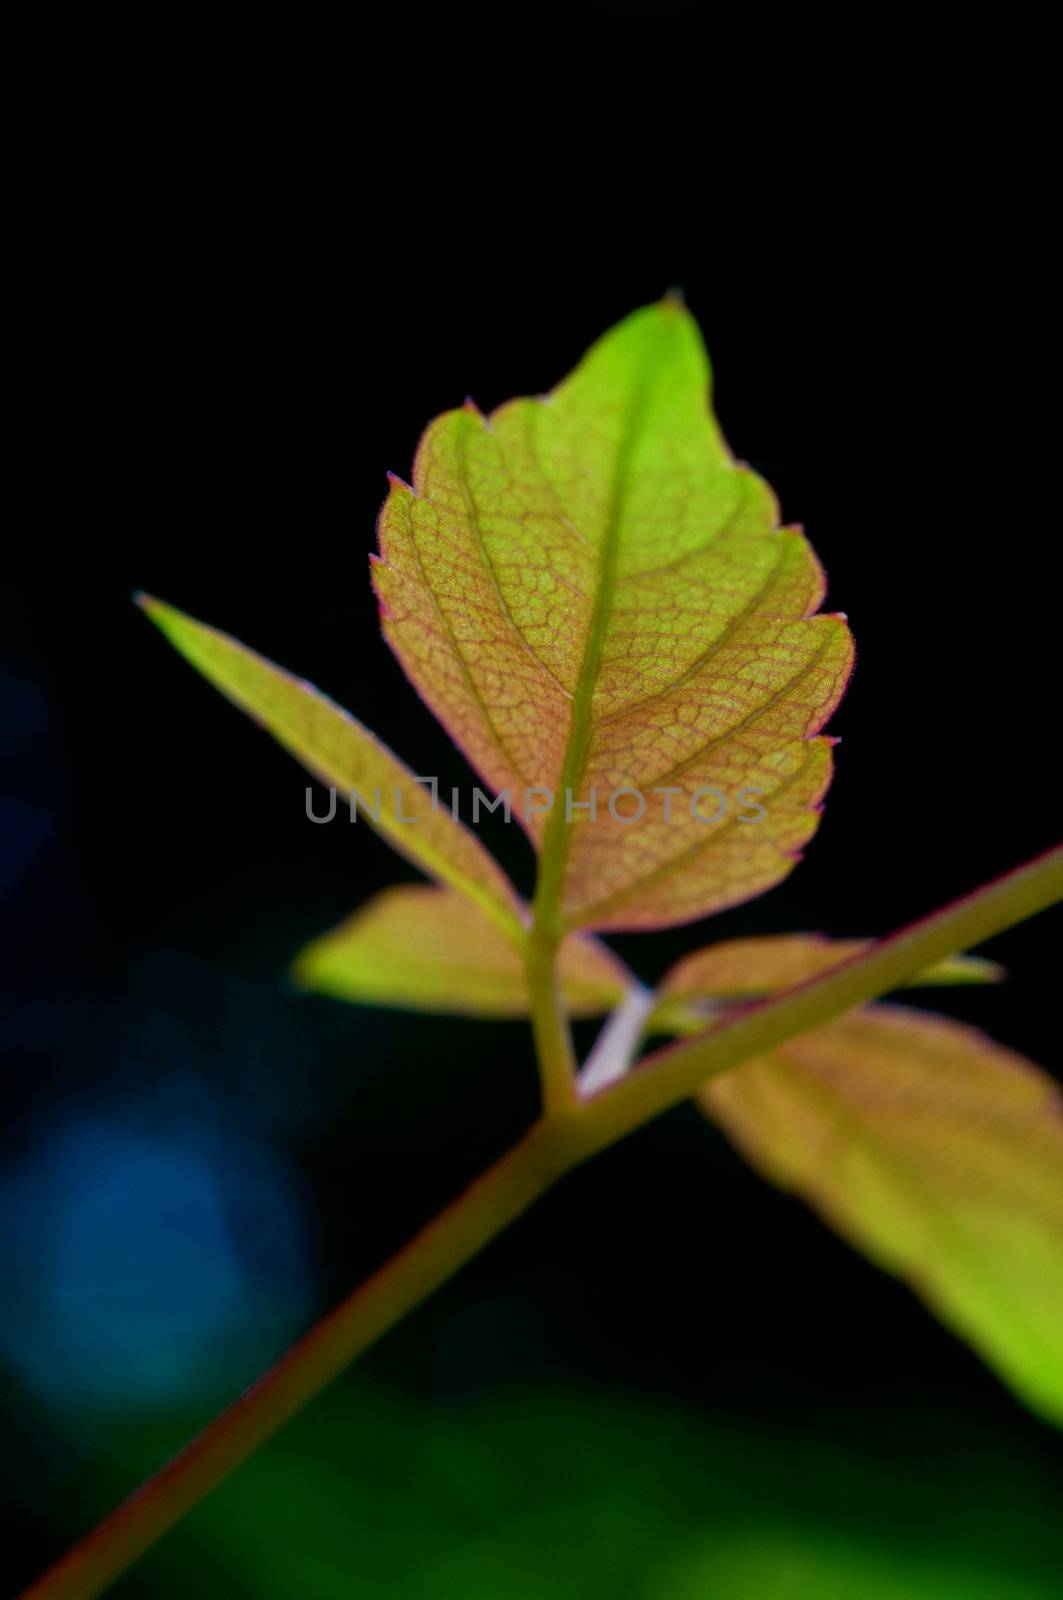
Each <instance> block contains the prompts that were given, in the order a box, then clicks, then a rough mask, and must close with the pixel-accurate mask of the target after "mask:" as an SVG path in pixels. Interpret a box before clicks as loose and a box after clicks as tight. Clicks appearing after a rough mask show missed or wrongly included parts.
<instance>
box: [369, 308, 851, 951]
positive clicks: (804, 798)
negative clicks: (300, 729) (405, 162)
mask: <svg viewBox="0 0 1063 1600" xmlns="http://www.w3.org/2000/svg"><path fill="white" fill-rule="evenodd" d="M708 384H709V373H708V365H707V360H706V357H705V352H704V349H703V347H702V344H701V339H700V336H699V334H698V330H697V327H696V324H695V323H694V321H693V320H692V318H691V317H690V316H689V315H688V314H687V312H686V311H685V310H684V309H683V308H682V307H681V306H680V305H678V304H676V303H675V302H674V301H672V300H668V301H665V302H663V303H662V304H660V305H656V306H651V307H648V308H646V309H645V310H642V311H639V312H636V313H635V314H634V315H633V316H631V317H629V318H628V319H627V320H626V321H625V322H623V323H621V324H620V325H619V327H617V328H615V329H613V331H612V332H611V333H609V334H607V335H606V336H605V337H604V338H603V339H602V340H600V341H599V343H598V344H596V345H595V346H594V348H593V349H592V350H591V352H590V353H589V355H588V356H587V357H586V358H585V360H584V361H583V362H582V363H581V364H580V366H579V367H577V369H576V371H575V372H574V373H573V374H572V376H571V377H570V378H568V379H567V380H566V381H565V382H564V383H562V384H561V386H560V387H559V388H557V389H555V390H554V391H553V392H552V393H551V394H550V395H547V396H546V397H544V398H539V399H526V400H516V401H513V402H511V403H509V404H508V405H505V406H503V407H502V408H501V409H500V410H498V411H496V412H494V413H493V414H492V415H491V416H490V417H489V418H484V417H482V416H481V415H480V414H479V413H478V412H477V411H476V410H475V408H472V407H468V406H467V407H466V408H464V409H463V410H460V411H452V412H448V413H446V414H445V415H444V416H442V417H440V418H438V419H437V420H436V421H435V422H434V423H433V424H432V425H431V427H430V428H429V429H428V431H427V433H426V434H425V436H424V438H423V440H422V441H421V445H420V448H419V450H418V453H417V459H416V463H415V466H414V472H413V485H412V487H410V486H408V485H406V484H404V483H402V482H401V481H399V480H397V479H396V480H394V481H393V484H392V489H391V493H390V495H389V497H388V500H387V503H386V505H385V507H384V510H383V513H382V516H381V522H380V551H381V558H382V559H381V560H380V561H378V562H376V563H375V564H374V583H375V586H376V590H377V594H378V597H379V599H380V602H381V608H382V613H383V621H384V631H385V634H386V636H387V638H388V640H389V641H390V643H391V645H392V647H393V649H394V650H395V652H396V654H397V655H398V658H399V660H400V661H401V663H402V665H403V667H404V668H405V670H406V672H407V673H408V675H409V676H410V678H411V679H412V681H413V682H414V684H415V685H416V686H417V688H418V689H419V690H420V692H421V694H422V695H423V696H424V698H425V699H426V700H427V702H428V704H429V705H430V706H431V707H432V709H433V710H434V712H435V713H436V715H437V716H438V717H439V718H440V719H441V720H442V721H443V722H444V723H445V724H446V726H447V727H448V728H449V729H450V731H451V732H452V734H453V735H454V737H455V738H456V739H457V740H458V742H459V743H460V744H461V745H462V747H463V748H464V750H465V751H466V753H467V754H468V756H469V758H470V760H471V761H472V762H473V764H474V765H475V766H476V768H477V769H478V771H479V772H480V773H481V774H482V775H483V777H484V779H485V781H486V782H487V783H488V784H489V785H490V786H491V787H492V788H493V789H494V790H495V791H496V792H500V791H503V790H508V791H509V792H510V794H511V795H512V796H513V801H514V806H515V809H516V811H517V814H518V815H521V817H522V819H523V820H524V821H525V823H526V825H527V827H528V830H529V832H530V833H531V835H532V837H533V839H534V840H535V841H536V843H537V844H538V845H539V846H540V848H541V851H542V856H543V862H542V873H541V882H540V889H539V893H538V895H537V917H538V918H539V921H540V925H541V926H543V927H545V928H547V929H548V931H550V932H551V933H553V932H559V931H560V930H561V929H562V928H563V927H577V926H591V927H599V928H646V927H653V926H659V925H665V924H670V923H677V922H683V921H689V920H690V919H692V918H695V917H700V916H704V915H705V914H706V913H708V912H711V911H718V910H720V909H722V908H723V907H725V906H729V905H733V904H734V903H736V902H737V901H740V900H744V899H747V898H749V897H750V896H752V895H755V894H758V893H760V892H762V891H763V890H765V889H768V888H770V887H771V886H772V885H773V884H775V883H777V882H779V880H780V879H781V878H783V877H785V876H786V874H787V873H788V872H789V871H790V870H791V869H792V867H793V866H794V864H795V862H796V860H797V859H798V857H799V853H800V849H801V847H802V845H804V844H805V842H806V841H807V840H808V839H809V838H810V837H811V835H812V833H813V832H814V831H815V828H816V826H817V822H818V815H819V805H820V802H821V800H822V797H823V794H824V792H825V790H826V788H827V785H828V782H829V780H830V773H831V752H830V741H829V740H827V739H826V738H823V737H816V736H817V735H818V733H819V730H820V729H821V728H822V726H823V724H824V722H825V720H826V718H827V717H828V715H829V714H830V712H831V710H832V709H833V708H834V706H835V705H836V704H837V701H838V699H839V697H840V695H841V693H842V691H843V689H844V686H845V683H846V680H847V678H848V674H849V671H850V667H851V660H852V653H851V641H850V637H849V632H848V629H847V627H846V625H845V621H844V619H843V618H842V617H839V616H826V615H816V614H815V613H816V610H817V607H818V606H819V604H820V602H821V600H822V596H823V587H824V585H823V574H822V571H821V569H820V567H819V564H818V563H817V561H816V558H815V556H814V555H813V553H812V551H811V549H810V547H809V545H808V543H807V542H806V540H805V539H804V538H803V536H802V535H801V533H800V532H799V531H798V530H796V529H794V528H783V529H780V528H779V526H778V513H777V507H776V503H775V500H774V497H773V496H772V493H771V491H770V489H769V488H768V487H767V485H766V484H765V483H764V482H762V480H761V479H760V478H758V477H757V476H756V474H755V473H753V472H751V471H750V470H749V469H748V468H747V467H745V466H742V465H741V464H739V463H736V462H735V461H734V460H733V458H732V456H731V454H730V452H729V450H728V449H727V446H726V444H725V443H724V440H723V438H722V436H721V434H720V431H719V428H718V427H717V425H716V422H715V420H714V418H713V416H712V413H711V411H710V410H709V408H708V405H707V403H706V400H707V394H708ZM665 788H670V789H672V790H673V791H674V792H673V793H672V794H671V795H667V796H666V795H664V794H655V793H654V791H655V790H659V789H665ZM537 789H542V790H545V791H548V792H549V793H550V794H551V795H552V796H553V805H552V808H551V809H550V810H549V813H548V814H547V813H546V811H545V809H544V811H543V812H541V813H536V811H535V810H534V807H535V806H536V805H537V804H540V803H541V804H542V805H543V806H544V808H545V800H544V799H543V797H542V796H538V797H537V796H535V795H534V794H533V795H532V797H531V800H530V805H529V804H528V795H529V791H534V790H537ZM623 789H631V790H634V791H636V796H635V797H632V796H627V797H623V796H620V795H619V791H621V790H623ZM750 790H754V791H756V795H755V797H754V796H748V795H746V793H745V791H750ZM592 791H594V798H595V799H596V802H597V807H598V816H597V820H596V821H594V822H591V821H589V820H588V814H587V813H586V812H582V813H579V812H577V813H574V814H571V815H570V814H569V813H568V808H567V806H566V794H569V795H570V796H571V799H572V800H573V801H574V802H575V803H577V804H587V803H589V802H590V800H591V798H592ZM700 791H705V792H704V793H700V794H699V792H700ZM708 791H712V793H709V792H708ZM638 797H641V799H642V802H643V805H644V807H645V810H644V813H643V815H642V816H641V818H640V819H639V820H637V821H625V820H624V816H625V813H628V814H634V813H635V812H636V811H637V808H638V803H639V801H638ZM610 800H612V801H613V803H614V811H613V812H611V811H610V809H609V802H610ZM761 807H762V808H763V814H762V815H759V816H758V815H757V812H758V808H761ZM721 808H722V809H721ZM614 812H615V814H614ZM695 812H696V813H697V815H695ZM580 818H582V820H580ZM713 818H717V819H718V820H715V821H714V820H712V819H713Z"/></svg>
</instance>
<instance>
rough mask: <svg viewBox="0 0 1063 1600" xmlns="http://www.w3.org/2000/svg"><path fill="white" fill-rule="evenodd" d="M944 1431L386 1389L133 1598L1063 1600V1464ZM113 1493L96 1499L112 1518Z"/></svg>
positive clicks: (331, 1411) (128, 1446)
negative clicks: (848, 1437)
mask: <svg viewBox="0 0 1063 1600" xmlns="http://www.w3.org/2000/svg"><path fill="white" fill-rule="evenodd" d="M925 1421H926V1423H927V1424H928V1425H927V1426H925V1428H924V1430H923V1433H922V1434H921V1435H920V1436H919V1437H918V1438H915V1439H909V1440H908V1443H907V1445H904V1444H902V1445H901V1446H900V1447H892V1448H888V1449H883V1448H882V1447H881V1442H880V1444H879V1446H877V1447H876V1448H875V1450H874V1451H871V1450H870V1449H869V1450H868V1451H867V1452H865V1451H863V1450H862V1449H860V1448H857V1447H854V1446H853V1444H852V1443H849V1444H848V1445H842V1444H840V1443H838V1444H835V1443H832V1442H830V1441H829V1440H824V1439H823V1438H816V1437H814V1436H812V1435H811V1434H810V1433H809V1432H808V1431H807V1430H797V1429H794V1430H785V1429H779V1428H776V1427H773V1426H770V1425H766V1424H764V1423H763V1422H761V1423H755V1424H751V1425H749V1426H740V1425H738V1424H737V1423H736V1422H735V1420H734V1419H733V1417H732V1418H728V1419H727V1420H724V1421H720V1422H716V1421H715V1420H714V1419H713V1418H712V1417H706V1416H705V1415H703V1414H701V1415H695V1414H685V1413H684V1412H683V1411H682V1410H681V1409H679V1408H678V1407H676V1406H674V1405H669V1404H668V1403H662V1402H659V1401H658V1402H650V1401H639V1400H636V1399H633V1398H631V1397H630V1396H628V1397H621V1396H619V1395H616V1396H610V1395H598V1396H590V1395H588V1394H587V1393H581V1392H576V1391H567V1390H565V1389H558V1388H543V1389H537V1390H534V1391H527V1392H523V1393H519V1392H510V1393H508V1394H507V1393H503V1394H495V1395H493V1396H492V1397H491V1398H490V1399H489V1400H484V1401H480V1402H478V1403H476V1404H474V1405H463V1406H461V1407H460V1408H453V1409H448V1408H441V1407H440V1406H438V1405H435V1404H429V1403H427V1402H414V1401H412V1400H411V1399H409V1398H408V1397H405V1396H402V1395H400V1394H398V1393H396V1392H394V1391H393V1390H390V1389H388V1388H385V1387H383V1386H381V1385H379V1384H376V1383H369V1382H367V1381H366V1380H365V1379H364V1377H363V1378H361V1379H355V1380H350V1381H348V1382H346V1383H343V1384H341V1385H340V1386H339V1388H338V1389H337V1390H336V1391H335V1392H333V1393H332V1394H330V1395H328V1396H326V1397H325V1398H324V1399H323V1400H321V1401H319V1402H318V1403H317V1404H315V1405H314V1406H313V1407H312V1408H311V1410H310V1411H309V1412H308V1413H306V1414H305V1415H304V1416H303V1417H301V1418H300V1419H298V1420H297V1421H296V1422H295V1423H294V1424H293V1425H292V1426H291V1427H290V1428H289V1429H288V1430H287V1431H286V1432H284V1433H283V1434H282V1435H281V1436H280V1437H279V1438H277V1439H276V1440H274V1441H273V1442H272V1443H271V1444H270V1445H269V1446H268V1447H267V1448H266V1449H264V1450H263V1451H262V1452H260V1454H259V1455H258V1456H257V1457H256V1458H255V1459H254V1460H252V1461H251V1462H250V1463H249V1464H248V1465H247V1466H246V1467H245V1468H243V1469H242V1470H241V1471H240V1472H239V1473H238V1474H237V1475H236V1476H235V1477H234V1478H232V1479H231V1480H230V1481H229V1482H228V1483H227V1484H226V1485H224V1486H223V1487H222V1489H220V1490H219V1491H218V1492H217V1493H216V1494H215V1495H214V1496H213V1497H212V1498H211V1499H210V1500H209V1501H207V1502H206V1503H205V1504H204V1505H203V1506H201V1507H200V1508H199V1509H198V1510H197V1511H196V1512H195V1513H194V1514H193V1515H192V1516H191V1517H190V1518H189V1520H188V1521H187V1522H186V1523H185V1524H184V1525H183V1526H182V1527H181V1528H180V1529H179V1530H178V1531H177V1532H176V1533H174V1534H173V1535H171V1536H170V1537H169V1538H168V1539H167V1540H166V1541H164V1543H163V1544H162V1545H161V1546H159V1547H158V1548H157V1549H156V1550H155V1551H154V1552H152V1553H151V1554H150V1555H149V1556H148V1557H147V1558H146V1559H145V1560H144V1561H143V1562H142V1563H141V1565H140V1566H139V1567H137V1568H136V1569H135V1571H134V1572H133V1573H131V1574H130V1575H128V1576H127V1577H126V1579H125V1580H123V1582H121V1583H120V1584H119V1585H118V1586H117V1588H116V1590H115V1591H114V1592H115V1593H116V1595H118V1596H119V1597H120V1600H138V1597H140V1600H148V1597H158V1600H166V1597H169V1596H174V1597H176V1596H181V1597H182V1600H184V1597H187V1596H188V1595H190V1594H197V1595H203V1596H211V1597H213V1596H221V1595H225V1596H226V1597H229V1600H243V1597H255V1600H340V1597H343V1600H350V1597H354V1596H357V1597H362V1596H365V1597H369V1600H376V1597H380V1600H415V1597H416V1600H426V1597H428V1600H598V1597H600V1600H852V1597H855V1596H860V1597H866V1600H901V1597H903V1600H953V1597H955V1600H1042V1597H1043V1600H1051V1597H1057V1596H1058V1595H1059V1593H1060V1583H1061V1576H1063V1527H1061V1524H1060V1518H1059V1501H1058V1481H1057V1480H1056V1479H1055V1476H1054V1471H1053V1470H1051V1469H1050V1468H1049V1461H1048V1458H1046V1461H1045V1470H1044V1471H1043V1472H1042V1471H1041V1469H1040V1467H1039V1465H1038V1463H1037V1461H1036V1460H1035V1459H1031V1456H1030V1453H1029V1451H1026V1452H1025V1453H1020V1452H1018V1451H1016V1450H1015V1449H1014V1447H1013V1445H1012V1444H1011V1443H1010V1442H1009V1441H1008V1440H1007V1438H1006V1437H1003V1438H996V1437H992V1436H989V1435H986V1434H984V1433H981V1432H978V1433H975V1434H972V1435H971V1436H970V1438H964V1437H961V1436H959V1435H957V1433H956V1431H955V1429H954V1428H953V1429H951V1430H948V1431H944V1432H943V1433H942V1435H941V1436H940V1438H939V1439H936V1438H935V1434H934V1430H933V1427H932V1419H930V1418H926V1419H925ZM953 1422H955V1419H954V1418H953ZM903 1439H904V1429H903V1428H902V1429H900V1430H899V1431H898V1440H903ZM171 1442H172V1441H171V1439H170V1438H169V1437H167V1438H166V1439H165V1440H164V1439H163V1438H161V1437H159V1436H158V1435H151V1434H150V1433H149V1434H145V1433H143V1432H142V1433H141V1434H140V1435H139V1436H138V1437H137V1439H136V1440H135V1441H134V1440H132V1439H130V1438H129V1437H127V1438H126V1439H125V1440H124V1441H122V1442H121V1445H120V1446H119V1445H118V1443H117V1441H116V1445H115V1453H114V1455H113V1457H112V1459H115V1460H116V1459H117V1457H118V1455H119V1454H120V1455H121V1457H122V1475H123V1479H125V1478H127V1476H128V1475H129V1474H131V1473H132V1474H134V1475H135V1472H136V1471H137V1470H139V1469H140V1468H142V1467H147V1466H148V1464H149V1462H150V1460H151V1458H152V1457H156V1458H157V1455H158V1452H159V1451H160V1449H168V1448H169V1446H170V1444H171ZM135 1458H137V1459H135ZM105 1493H106V1489H105V1486H104V1485H103V1484H102V1483H101V1482H100V1481H99V1480H97V1481H96V1482H95V1483H94V1484H92V1485H90V1486H86V1494H87V1497H88V1498H90V1499H92V1500H93V1502H95V1501H96V1500H97V1498H98V1497H100V1496H101V1494H102V1495H105ZM94 1509H95V1505H94V1506H93V1510H94ZM88 1510H89V1508H88V1506H87V1505H83V1506H82V1509H81V1515H82V1516H84V1515H85V1513H86V1512H87V1511H88Z"/></svg>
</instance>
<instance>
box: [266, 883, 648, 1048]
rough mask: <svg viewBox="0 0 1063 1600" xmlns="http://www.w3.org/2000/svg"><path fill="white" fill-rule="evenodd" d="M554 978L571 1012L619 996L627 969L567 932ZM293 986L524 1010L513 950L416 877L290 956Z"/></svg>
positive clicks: (406, 1002)
mask: <svg viewBox="0 0 1063 1600" xmlns="http://www.w3.org/2000/svg"><path fill="white" fill-rule="evenodd" d="M558 975H559V977H560V980H561V987H562V994H563V996H564V1001H565V1005H566V1007H567V1009H568V1010H569V1012H570V1014H572V1015H573V1016H581V1017H589V1016H597V1015H598V1014H600V1013H601V1012H603V1011H607V1010H609V1008H610V1007H611V1006H613V1005H614V1004H615V1003H616V1001H617V1000H619V999H620V997H621V996H622V994H623V992H624V988H625V985H626V980H627V974H626V972H625V969H624V967H623V965H622V963H621V962H619V961H618V960H617V959H616V957H615V956H613V955H612V954H611V952H610V951H608V950H607V949H606V948H605V946H604V945H602V944H600V943H599V942H598V941H597V940H596V939H594V938H592V937H590V936H588V935H584V934H570V935H569V936H568V937H567V938H566V939H565V941H564V943H563V944H562V946H561V951H560V956H559V962H558ZM293 976H294V978H295V980H296V982H297V983H299V984H301V985H302V986H303V987H304V988H307V989H313V990H316V991H318V992H319V993H322V994H330V995H334V996H335V997H336V998H337V999H340V1000H355V1001H360V1002H362V1003H363V1004H366V1005H381V1006H398V1007H401V1008H403V1009H404V1010H412V1011H436V1012H444V1011H448V1012H456V1013H458V1014H460V1015H463V1016H479V1017H526V1016H527V1015H528V989H527V982H526V980H525V975H524V967H523V965H522V963H521V960H520V958H519V956H518V955H517V953H516V951H515V950H514V949H513V948H512V946H511V945H510V944H508V943H507V942H506V941H505V940H504V939H502V938H500V937H499V935H498V932H497V930H496V929H495V928H494V927H492V925H491V923H490V922H489V921H488V920H487V918H486V917H485V916H484V915H483V914H482V913H481V912H479V911H478V910H477V909H476V907H475V906H474V905H472V904H470V903H469V901H467V900H465V899H462V898H461V897H460V896H458V895H456V894H453V893H451V892H450V891H449V890H447V889H434V888H431V887H429V886H428V885H425V884H418V885H403V886H402V887H401V888H397V889H385V890H384V892H383V893H382V894H378V895H377V896H376V897H375V898H374V899H373V900H370V901H369V903H368V905H365V906H363V907H362V908H361V909H360V910H359V911H357V912H356V913H355V914H354V916H353V917H350V918H348V920H347V921H346V922H343V923H341V924H340V926H339V927H338V928H333V929H332V931H331V932H330V933H326V934H324V935H322V937H321V938H319V939H315V940H314V941H313V943H312V944H309V945H307V947H306V949H305V950H303V951H302V952H301V953H300V955H299V956H298V957H297V959H296V962H295V966H294V969H293Z"/></svg>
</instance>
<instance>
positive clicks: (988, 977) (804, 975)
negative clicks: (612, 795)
mask: <svg viewBox="0 0 1063 1600" xmlns="http://www.w3.org/2000/svg"><path fill="white" fill-rule="evenodd" d="M869 943H870V941H868V940H864V939H827V938H825V937H824V936H823V935H822V934H816V933H784V934H770V935H767V936H766V937H763V938H755V939H726V940H722V941H721V942H720V943H719V944H712V945H707V946H706V947H705V948H704V949H703V950H695V951H692V952H691V954H690V955H688V956H683V958H682V959H681V960H680V961H677V962H676V964H675V966H674V967H672V968H671V970H670V971H669V972H668V973H667V974H666V975H665V977H664V978H663V979H662V981H661V984H660V987H659V989H658V994H659V995H660V997H661V998H662V999H669V1000H671V999H676V1000H680V999H685V1000H699V999H715V998H720V999H743V998H746V997H749V996H753V995H760V994H774V993H775V991H776V990H778V989H792V988H794V987H795V986H796V985H797V984H799V983H807V982H809V980H810V979H812V978H818V977H819V976H820V974H821V973H824V972H829V971H830V970H831V968H832V967H837V966H840V965H841V963H842V962H843V961H847V960H848V959H849V958H850V956H855V955H859V953H860V952H861V950H865V949H867V948H868V944H869ZM1003 976H1004V972H1003V968H1002V967H999V966H997V964H996V963H995V962H993V961H985V960H983V959H982V958H981V957H980V956H949V957H948V958H947V960H945V961H937V962H935V964H934V965H933V966H932V967H928V968H927V970H926V971H925V972H921V973H919V975H918V976H917V977H915V978H912V979H910V980H909V984H908V985H906V986H905V987H910V986H912V987H914V986H917V985H918V986H925V985H929V984H967V983H998V982H999V981H1000V980H1001V978H1003Z"/></svg>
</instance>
